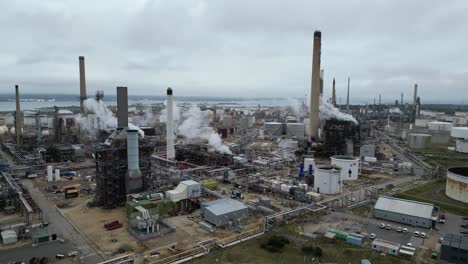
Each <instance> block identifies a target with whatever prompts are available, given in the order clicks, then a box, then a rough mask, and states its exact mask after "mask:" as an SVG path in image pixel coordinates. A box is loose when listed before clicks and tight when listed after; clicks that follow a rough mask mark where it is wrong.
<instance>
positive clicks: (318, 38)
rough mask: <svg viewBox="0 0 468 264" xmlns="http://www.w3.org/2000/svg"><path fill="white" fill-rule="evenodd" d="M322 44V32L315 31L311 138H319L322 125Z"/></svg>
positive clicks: (311, 90) (311, 93)
mask: <svg viewBox="0 0 468 264" xmlns="http://www.w3.org/2000/svg"><path fill="white" fill-rule="evenodd" d="M321 46H322V33H321V32H320V31H315V32H314V48H313V57H312V81H311V87H310V113H309V119H310V126H309V133H310V135H309V137H310V139H311V140H315V141H317V140H318V129H319V125H320V119H319V104H320V52H321Z"/></svg>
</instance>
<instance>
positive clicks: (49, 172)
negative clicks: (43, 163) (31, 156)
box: [47, 166, 54, 182]
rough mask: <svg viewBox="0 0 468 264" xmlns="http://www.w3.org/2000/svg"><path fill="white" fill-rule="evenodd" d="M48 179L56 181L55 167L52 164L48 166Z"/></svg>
mask: <svg viewBox="0 0 468 264" xmlns="http://www.w3.org/2000/svg"><path fill="white" fill-rule="evenodd" d="M47 181H48V182H53V181H54V169H53V168H52V166H47Z"/></svg>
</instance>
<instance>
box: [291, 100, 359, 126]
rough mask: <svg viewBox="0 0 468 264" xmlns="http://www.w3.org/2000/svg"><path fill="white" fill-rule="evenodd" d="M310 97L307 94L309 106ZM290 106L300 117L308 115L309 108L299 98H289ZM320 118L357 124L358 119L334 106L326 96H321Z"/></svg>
mask: <svg viewBox="0 0 468 264" xmlns="http://www.w3.org/2000/svg"><path fill="white" fill-rule="evenodd" d="M309 102H310V97H309V96H307V103H306V105H307V106H309ZM288 104H289V106H290V107H291V108H292V109H293V111H294V113H295V114H296V115H297V116H298V117H308V112H307V109H305V108H303V107H302V103H301V101H300V100H298V99H294V98H289V99H288ZM319 112H320V120H329V119H338V120H342V121H351V122H354V123H355V124H357V123H358V122H357V120H356V119H355V118H354V117H353V116H352V115H349V114H346V113H343V112H341V111H340V110H339V109H338V108H336V107H335V106H333V104H331V103H330V102H328V101H327V100H326V99H324V98H322V97H321V98H320V106H319Z"/></svg>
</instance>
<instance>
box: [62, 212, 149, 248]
mask: <svg viewBox="0 0 468 264" xmlns="http://www.w3.org/2000/svg"><path fill="white" fill-rule="evenodd" d="M65 215H66V216H67V218H68V219H70V220H71V221H72V222H73V223H74V224H75V225H76V226H77V227H79V229H80V230H81V231H82V232H83V233H84V234H85V235H86V236H87V237H88V238H89V239H90V240H91V241H92V242H93V243H94V244H95V245H96V246H97V248H98V249H99V250H100V251H102V252H103V253H104V254H106V255H117V254H118V253H125V252H135V253H139V252H143V251H145V250H146V249H147V248H146V247H145V246H144V245H143V244H142V243H141V242H139V241H138V240H137V239H136V238H134V237H133V236H132V235H130V233H128V232H127V222H126V215H125V208H118V209H113V210H104V209H101V208H88V207H86V206H84V205H82V206H78V207H76V208H72V209H67V210H66V212H65ZM114 220H118V221H120V222H122V223H123V224H124V225H123V227H121V228H119V229H116V230H112V231H107V230H106V229H105V228H104V227H103V225H104V224H105V223H108V222H112V221H114Z"/></svg>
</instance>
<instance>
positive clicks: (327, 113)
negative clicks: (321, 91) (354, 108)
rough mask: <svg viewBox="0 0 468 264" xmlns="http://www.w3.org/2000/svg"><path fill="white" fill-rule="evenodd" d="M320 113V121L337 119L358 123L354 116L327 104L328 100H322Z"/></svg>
mask: <svg viewBox="0 0 468 264" xmlns="http://www.w3.org/2000/svg"><path fill="white" fill-rule="evenodd" d="M319 112H320V120H330V119H337V120H341V121H351V122H353V123H355V124H357V123H358V122H357V120H356V118H354V117H353V116H352V115H349V114H345V113H343V112H341V111H340V110H339V109H338V108H336V107H335V106H333V104H331V103H329V102H327V100H324V99H321V100H320V106H319Z"/></svg>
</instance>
